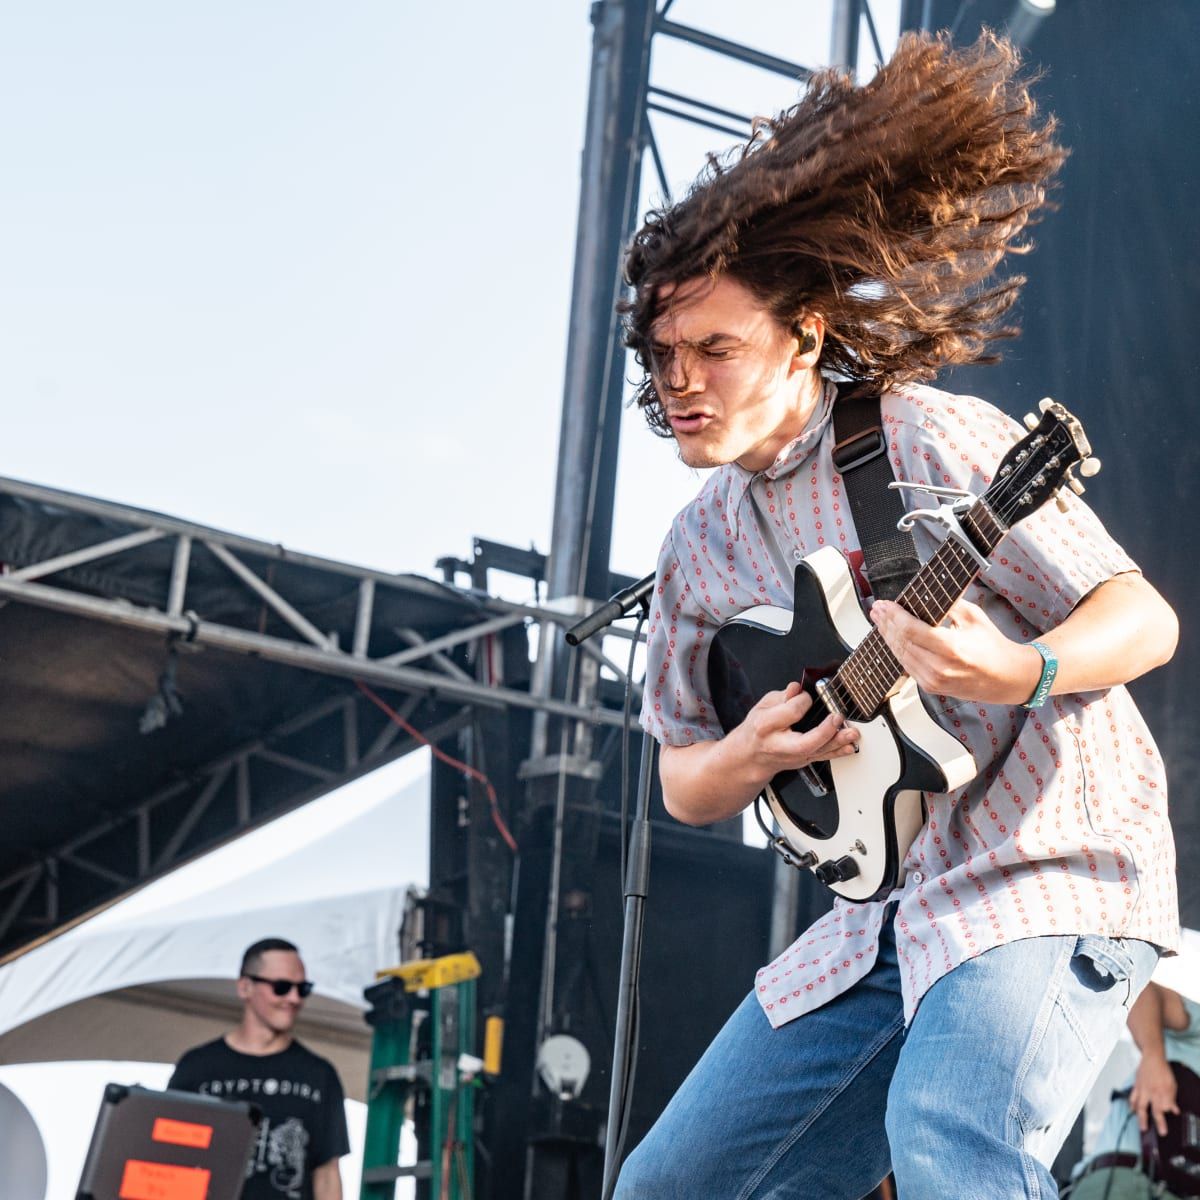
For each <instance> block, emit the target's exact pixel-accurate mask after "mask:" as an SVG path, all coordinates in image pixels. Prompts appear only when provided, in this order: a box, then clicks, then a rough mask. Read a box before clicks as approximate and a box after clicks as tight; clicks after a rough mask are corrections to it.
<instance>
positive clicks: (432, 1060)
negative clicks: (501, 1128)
mask: <svg viewBox="0 0 1200 1200" xmlns="http://www.w3.org/2000/svg"><path fill="white" fill-rule="evenodd" d="M479 973H480V966H479V960H478V959H477V958H476V957H475V955H474V954H471V953H466V954H450V955H446V956H445V957H443V958H426V959H418V960H416V961H414V962H408V963H404V964H402V965H401V966H399V967H391V968H389V969H388V970H386V971H380V972H379V978H380V982H379V983H376V984H374V985H373V986H371V987H369V988H367V989H366V990H365V992H364V993H363V994H364V996H365V997H366V1000H367V1003H368V1004H369V1005H370V1010H369V1011H368V1013H367V1022H368V1024H370V1025H371V1027H372V1029H373V1030H374V1033H373V1035H372V1038H371V1073H370V1078H369V1083H368V1092H367V1132H366V1141H365V1143H364V1146H363V1172H362V1188H361V1190H360V1192H359V1196H360V1200H392V1198H393V1196H394V1195H395V1191H396V1181H397V1180H399V1179H416V1180H417V1198H418V1200H471V1197H472V1195H473V1186H472V1181H473V1179H474V1169H475V1146H474V1117H475V1096H474V1088H475V1077H476V1075H477V1074H478V1072H479V1068H480V1066H481V1065H482V1064H481V1063H480V1060H479V1059H477V1058H475V1057H474V1054H475V980H476V978H477V977H478V975H479ZM410 1100H412V1101H413V1107H414V1113H415V1115H414V1120H415V1124H416V1126H417V1154H418V1160H419V1161H417V1162H416V1163H411V1164H408V1165H404V1166H402V1165H400V1134H401V1131H402V1130H403V1128H404V1116H405V1110H406V1108H407V1107H408V1104H409V1101H410Z"/></svg>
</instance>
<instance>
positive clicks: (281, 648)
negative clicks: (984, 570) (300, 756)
mask: <svg viewBox="0 0 1200 1200" xmlns="http://www.w3.org/2000/svg"><path fill="white" fill-rule="evenodd" d="M0 493H8V494H9V495H14V496H21V497H23V498H26V499H32V500H39V501H42V502H45V503H49V504H53V505H55V506H57V507H61V508H67V509H70V510H72V511H75V512H80V513H84V514H88V515H95V516H103V517H104V518H106V519H108V520H114V521H119V522H121V523H123V524H127V525H133V526H135V527H140V528H136V529H135V530H134V532H132V533H129V534H126V535H123V536H121V537H118V538H111V539H106V540H105V541H103V542H99V543H97V544H96V545H93V546H88V547H84V548H82V549H79V550H75V551H72V552H71V553H69V554H65V555H58V556H55V557H54V558H51V559H46V560H44V561H42V562H38V563H26V564H22V565H21V566H19V567H16V568H13V569H11V570H9V571H7V572H5V573H4V574H0V597H3V598H5V599H7V600H17V601H21V602H23V603H25V604H31V605H35V606H37V607H40V608H49V609H53V610H55V611H58V612H66V613H71V614H74V615H76V616H82V617H88V618H92V619H95V620H100V621H107V622H110V623H112V624H116V625H123V626H126V627H129V628H135V629H143V630H146V631H147V632H152V633H159V634H164V635H172V634H173V635H176V636H178V637H181V638H183V639H184V640H186V641H188V642H194V643H197V644H201V645H211V646H214V647H217V648H219V649H222V650H227V651H231V652H233V653H238V654H248V655H255V656H258V657H260V658H263V659H266V660H268V661H271V662H279V663H283V664H285V665H289V666H294V667H298V668H301V669H303V670H310V671H316V672H318V673H320V674H324V675H334V676H339V677H341V678H345V679H355V680H362V681H363V682H365V683H371V684H375V685H377V686H380V687H387V688H392V689H395V690H398V691H403V692H416V693H419V694H421V695H428V696H433V697H440V698H443V699H446V700H451V701H455V702H459V703H465V704H481V705H485V706H487V707H491V708H505V707H515V708H527V709H533V710H538V711H543V712H547V713H552V714H554V715H557V716H563V717H568V718H571V719H574V720H586V721H595V722H597V723H599V724H602V725H618V726H619V725H620V724H621V723H622V718H621V715H620V714H619V713H615V712H613V711H611V710H608V709H605V708H603V707H602V706H601V705H599V704H596V703H592V704H585V705H580V704H574V703H568V702H565V701H561V700H556V699H553V698H551V697H548V696H536V695H530V694H529V693H528V692H524V691H520V690H518V689H516V688H506V687H500V686H485V685H484V684H481V683H478V682H476V681H475V680H474V679H471V678H470V677H469V676H466V674H465V672H463V671H462V670H461V669H458V668H455V667H454V665H453V664H451V663H449V661H448V660H447V659H446V658H445V657H444V656H443V655H442V653H441V652H442V651H445V650H448V649H451V648H453V647H457V646H463V645H468V644H474V643H480V642H482V641H483V640H484V639H486V638H487V637H489V636H492V635H494V634H496V633H498V632H501V631H503V630H504V629H507V628H509V627H511V626H513V625H518V624H521V623H524V622H528V623H530V624H531V625H533V624H536V625H538V626H540V627H541V628H542V631H543V635H544V634H545V633H546V632H548V631H549V630H550V629H552V628H554V627H556V626H561V625H568V624H571V623H573V622H574V621H575V620H576V619H577V616H578V613H577V612H576V611H575V610H574V608H573V607H572V608H571V609H570V611H566V610H561V609H553V608H545V607H540V606H533V605H522V604H515V603H512V602H508V601H501V600H495V599H491V598H480V597H478V596H476V595H475V594H472V596H471V600H472V603H473V604H477V605H478V606H479V608H480V611H481V613H482V614H483V615H484V616H485V619H484V620H482V621H480V622H478V623H476V624H473V625H470V626H468V627H466V628H464V629H459V630H453V631H451V632H450V633H447V634H444V635H443V636H441V637H438V638H434V639H431V640H427V641H422V640H421V639H420V635H419V634H416V633H415V632H414V631H411V630H410V631H406V632H405V633H404V634H402V635H400V636H402V637H403V638H404V640H406V641H409V642H411V643H413V644H411V645H410V646H409V647H408V648H407V649H405V650H401V651H398V652H396V653H393V654H389V655H384V656H382V657H378V658H371V657H369V655H368V653H367V646H368V643H369V638H370V626H371V616H372V612H373V609H374V604H375V599H376V595H377V592H378V589H380V588H381V587H387V588H395V589H398V590H400V591H409V592H416V591H420V592H421V594H422V595H423V596H425V597H428V595H429V592H428V587H430V586H436V587H438V588H439V589H440V588H442V587H444V586H445V585H430V584H427V583H426V581H423V580H414V579H411V578H405V577H403V576H394V575H386V574H384V573H382V572H377V571H371V570H369V569H367V568H360V567H354V566H351V565H349V564H346V563H339V562H334V561H332V560H328V559H318V558H314V557H312V556H307V555H298V554H295V553H293V552H291V551H288V550H284V549H283V548H282V547H280V546H272V545H270V544H269V543H265V542H256V541H253V540H252V539H250V538H242V537H237V536H234V535H230V534H223V533H219V532H218V531H216V530H212V529H207V528H205V527H204V526H200V525H195V524H191V523H188V522H185V521H179V520H176V519H174V518H170V517H164V516H161V515H160V514H157V513H148V512H145V511H143V510H141V509H136V508H129V507H125V506H122V505H117V504H112V503H110V502H106V501H99V500H94V499H92V498H91V497H86V496H75V495H72V494H70V493H67V492H60V491H56V490H55V489H51V488H42V487H38V486H36V485H32V484H26V483H22V482H20V481H15V480H6V479H0ZM163 539H167V540H170V539H174V541H175V546H174V552H173V556H172V570H171V577H170V581H169V584H168V588H167V594H166V595H165V596H164V597H163V607H162V608H153V607H148V606H145V605H138V604H133V603H131V602H130V601H129V600H127V599H124V598H117V599H106V598H103V597H99V596H92V595H88V594H86V593H83V592H80V591H76V590H74V589H72V588H68V587H65V586H61V585H57V584H55V583H53V582H46V580H47V579H48V577H49V576H52V575H54V574H56V573H58V572H61V571H64V570H67V569H69V568H70V567H74V566H78V565H80V564H83V563H87V562H93V561H95V560H97V559H100V558H105V559H109V560H111V559H114V558H117V557H119V556H120V555H121V554H124V553H128V552H129V551H131V550H134V549H136V548H138V547H140V546H144V545H146V544H147V543H148V542H152V541H158V540H163ZM197 544H199V545H203V546H204V547H205V548H206V549H207V550H208V551H209V552H211V553H212V554H213V556H214V557H215V558H216V559H217V560H218V561H219V562H220V563H222V564H223V565H224V566H225V567H226V568H227V569H228V570H229V571H230V574H231V575H232V577H233V578H234V579H235V580H236V581H238V582H239V583H240V584H241V585H242V586H243V587H245V588H246V589H247V591H249V592H250V593H251V594H253V595H254V596H255V597H256V598H258V599H259V600H261V601H262V602H263V603H265V604H266V605H267V606H268V607H270V608H271V610H272V611H274V612H275V613H277V614H278V615H279V616H280V617H281V618H282V619H283V620H284V622H285V623H286V624H287V626H288V627H289V628H290V629H291V630H293V631H294V632H295V633H296V635H297V637H296V638H289V637H286V636H281V635H278V634H268V633H259V632H255V631H252V630H247V629H241V628H238V627H235V626H231V625H228V624H224V623H221V622H219V621H209V620H206V619H205V618H204V614H203V613H197V612H195V611H194V610H191V609H188V608H186V604H187V580H188V571H189V565H190V562H191V558H192V554H193V552H194V549H195V546H196V545H197ZM235 550H240V551H242V552H243V553H252V554H254V555H257V556H265V557H267V558H268V559H269V560H276V561H286V562H289V563H296V562H302V563H305V564H307V565H309V566H312V567H319V568H321V569H324V570H329V571H333V572H335V573H337V574H339V575H342V576H351V577H357V579H358V582H359V601H358V610H357V618H356V622H355V631H354V637H353V643H352V647H351V649H350V650H349V651H348V652H347V651H345V650H343V649H341V648H340V647H339V646H338V645H337V641H336V638H334V637H332V636H330V635H329V634H326V633H323V632H322V631H321V630H320V629H319V628H318V627H317V625H316V624H315V623H314V621H312V620H310V619H309V618H308V617H306V616H305V615H304V613H303V612H301V611H300V609H299V608H298V607H297V606H296V605H294V604H293V603H292V602H290V601H289V600H288V599H286V598H285V597H284V596H282V595H281V594H280V593H279V591H278V590H277V589H276V588H274V587H273V586H272V585H271V584H270V583H268V582H267V580H265V579H263V578H262V577H261V576H260V575H258V574H256V573H255V572H254V571H253V570H251V569H250V567H248V566H247V565H246V564H245V563H244V562H243V561H242V560H241V558H239V556H238V554H237V553H235ZM39 581H41V582H39ZM616 632H617V633H618V635H619V636H622V635H623V636H629V634H628V632H627V631H616ZM423 662H428V664H429V667H428V668H426V667H419V666H416V665H414V664H419V663H423ZM609 665H611V664H609ZM612 669H613V670H614V672H615V673H616V674H617V676H618V678H620V677H621V673H620V672H619V670H618V669H617V668H615V666H614V667H613V668H612Z"/></svg>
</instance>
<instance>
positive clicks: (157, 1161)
mask: <svg viewBox="0 0 1200 1200" xmlns="http://www.w3.org/2000/svg"><path fill="white" fill-rule="evenodd" d="M259 1115H260V1114H259V1112H258V1110H257V1109H256V1108H255V1107H254V1105H252V1104H246V1103H243V1102H241V1101H229V1100H217V1099H214V1098H213V1097H211V1096H198V1095H196V1094H195V1093H193V1092H156V1091H151V1090H150V1089H149V1088H143V1087H126V1086H124V1085H122V1084H116V1083H110V1084H109V1085H108V1087H106V1088H105V1089H104V1098H103V1100H101V1102H100V1112H99V1114H98V1115H97V1117H96V1128H95V1130H94V1132H93V1133H92V1142H91V1146H90V1147H89V1148H88V1152H87V1158H86V1159H85V1160H84V1164H83V1174H82V1175H81V1176H80V1180H79V1190H78V1193H77V1198H78V1200H118V1197H119V1198H120V1200H238V1197H239V1196H241V1194H242V1184H243V1183H244V1182H245V1178H246V1161H247V1159H248V1158H249V1155H250V1148H251V1145H252V1144H253V1142H254V1131H255V1128H256V1127H257V1125H258V1122H259Z"/></svg>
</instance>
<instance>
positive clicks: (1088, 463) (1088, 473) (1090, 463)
mask: <svg viewBox="0 0 1200 1200" xmlns="http://www.w3.org/2000/svg"><path fill="white" fill-rule="evenodd" d="M1079 473H1080V475H1082V476H1083V477H1084V478H1085V479H1091V477H1092V476H1093V475H1099V474H1100V460H1099V459H1098V458H1096V457H1094V456H1092V457H1089V458H1085V459H1084V460H1083V462H1081V463H1080V464H1079Z"/></svg>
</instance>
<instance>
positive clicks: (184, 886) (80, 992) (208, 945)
mask: <svg viewBox="0 0 1200 1200" xmlns="http://www.w3.org/2000/svg"><path fill="white" fill-rule="evenodd" d="M427 810H428V761H427V755H426V754H424V753H421V754H419V755H411V756H409V757H408V758H405V759H402V760H400V761H399V762H397V763H393V764H391V765H390V766H389V767H386V768H384V769H383V770H381V771H378V772H376V773H375V774H373V775H371V776H368V777H367V778H365V779H363V780H360V781H358V782H357V783H354V784H351V785H350V786H349V787H346V788H343V789H342V790H341V791H339V792H337V793H335V794H333V795H331V796H327V797H325V798H323V799H322V800H319V801H316V802H314V803H313V804H311V805H309V806H308V807H307V808H306V809H303V810H300V811H299V812H296V813H292V814H290V815H289V816H287V817H284V818H281V819H280V820H278V821H275V822H273V823H272V824H271V825H269V826H266V827H264V828H262V829H260V830H257V831H255V832H253V833H251V834H248V835H246V836H245V837H244V838H241V839H239V840H238V841H237V842H234V843H232V844H231V845H229V846H226V847H224V848H222V849H221V850H218V851H216V852H214V853H213V854H210V855H208V856H206V857H205V858H203V859H201V860H198V861H197V862H195V863H192V864H190V865H188V866H186V867H183V868H181V869H180V870H179V871H176V872H174V873H173V874H172V875H171V876H168V877H167V878H165V879H163V880H160V881H158V882H157V883H154V884H151V885H150V886H148V887H146V888H144V889H143V890H142V891H141V892H139V893H137V894H135V895H133V896H131V897H129V898H127V899H126V900H124V901H122V902H121V903H119V904H117V905H115V906H113V907H112V908H111V909H109V910H107V911H105V912H103V913H100V914H99V915H97V916H96V917H93V918H92V919H91V920H89V921H86V922H84V923H83V924H81V925H79V926H78V927H76V928H74V929H72V930H69V931H68V932H66V933H64V934H62V935H61V936H59V937H57V938H54V939H52V940H51V941H49V942H47V943H45V944H44V945H41V946H39V947H37V948H36V949H34V950H31V951H30V952H29V953H27V954H25V955H24V956H22V957H21V958H18V959H16V960H15V961H14V962H12V963H10V964H8V965H7V966H5V967H3V968H0V1063H13V1062H31V1061H54V1060H63V1059H72V1058H89V1059H97V1058H113V1059H129V1058H139V1059H143V1060H156V1059H157V1060H159V1061H173V1060H174V1058H175V1057H177V1056H178V1054H179V1053H180V1052H181V1051H182V1050H183V1049H185V1048H186V1047H187V1046H188V1045H189V1044H192V1042H193V1041H195V1040H199V1039H200V1038H201V1037H202V1036H210V1037H211V1036H216V1035H217V1033H218V1032H219V1031H220V1030H221V1029H225V1028H228V1027H229V1024H230V1022H231V1020H232V1018H233V1017H235V1016H236V1012H237V1009H236V1006H235V1005H234V1003H233V999H232V987H231V986H230V984H229V982H228V981H231V980H232V979H233V977H234V976H235V975H236V973H237V966H238V962H239V959H240V956H241V953H242V951H243V949H244V948H245V947H246V946H247V945H249V944H250V943H251V942H253V941H256V940H257V939H259V938H261V937H284V938H288V939H289V940H291V941H294V942H295V943H296V944H297V945H298V946H299V947H300V949H301V953H302V955H303V957H304V960H305V966H306V968H307V971H308V974H309V977H310V978H312V979H313V980H314V981H315V982H316V985H317V986H316V991H315V993H314V996H313V998H312V999H311V1000H310V1001H309V1003H308V1005H307V1006H306V1011H305V1019H306V1026H301V1027H300V1036H301V1037H302V1038H306V1037H307V1040H308V1041H309V1042H310V1044H313V1045H314V1048H316V1049H317V1050H318V1051H319V1052H321V1051H322V1048H323V1044H324V1043H326V1042H331V1043H333V1044H332V1045H324V1049H325V1050H327V1051H329V1052H330V1054H331V1057H333V1058H334V1060H335V1062H338V1060H339V1059H344V1058H346V1054H344V1053H340V1052H339V1048H340V1049H341V1050H343V1051H346V1052H349V1053H350V1055H351V1057H353V1058H354V1059H356V1060H362V1059H363V1058H364V1054H365V1048H366V1045H367V1040H368V1039H367V1033H368V1031H367V1029H366V1026H365V1024H364V1023H363V1021H362V1017H361V1009H362V1007H363V1001H362V989H363V988H364V987H365V986H366V985H367V984H369V983H370V982H371V980H372V978H373V975H374V972H375V971H376V970H377V969H378V968H379V967H381V966H386V965H389V964H391V963H394V962H395V961H396V957H397V954H398V947H397V940H396V937H397V932H398V930H399V924H400V918H401V915H402V910H403V903H404V893H405V890H406V887H407V886H408V885H410V884H417V885H424V884H425V883H426V881H427V842H428V833H427V831H428V811H427ZM214 981H224V982H221V983H217V982H214ZM306 1029H307V1033H306ZM164 1039H166V1040H167V1042H169V1044H165V1043H164ZM131 1051H132V1052H131ZM339 1065H340V1066H343V1067H345V1066H347V1065H349V1064H347V1063H345V1062H342V1063H339ZM364 1069H365V1062H360V1063H359V1065H358V1069H356V1070H353V1071H352V1072H351V1075H352V1077H353V1076H357V1077H358V1078H350V1079H346V1084H347V1093H348V1094H351V1095H353V1094H361V1084H362V1082H363V1081H362V1078H361V1077H362V1074H363V1070H364Z"/></svg>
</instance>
